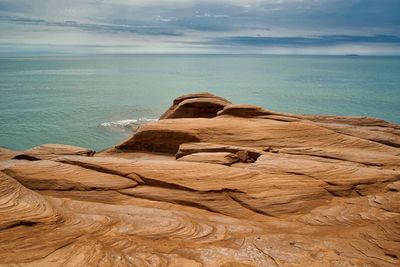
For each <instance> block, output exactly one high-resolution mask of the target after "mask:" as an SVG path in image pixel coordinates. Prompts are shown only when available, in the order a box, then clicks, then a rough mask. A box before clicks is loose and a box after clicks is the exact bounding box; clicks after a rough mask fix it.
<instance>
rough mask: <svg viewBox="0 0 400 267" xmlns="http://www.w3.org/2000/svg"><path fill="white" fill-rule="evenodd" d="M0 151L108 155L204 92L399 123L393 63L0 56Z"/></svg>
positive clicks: (399, 83)
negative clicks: (42, 147)
mask: <svg viewBox="0 0 400 267" xmlns="http://www.w3.org/2000/svg"><path fill="white" fill-rule="evenodd" d="M0 81H1V83H0V146H3V147H8V148H12V149H26V148H30V147H33V146H35V145H39V144H42V143H64V144H73V145H78V146H84V147H90V148H93V149H96V150H100V149H104V148H106V147H109V146H112V145H114V144H117V143H119V142H120V141H121V140H123V139H124V138H126V137H127V136H129V135H130V134H131V130H132V127H134V126H135V125H137V124H140V123H145V122H147V121H150V120H152V119H156V118H158V116H159V115H160V114H161V113H162V112H163V111H164V110H165V109H166V108H167V107H168V106H169V105H170V103H171V101H172V99H173V98H175V97H177V96H179V95H182V94H186V93H190V92H196V91H210V92H212V93H215V94H218V95H221V96H223V97H226V98H227V99H229V100H231V101H232V102H234V103H249V104H257V105H261V106H263V107H266V108H268V109H273V110H277V111H287V112H296V113H320V114H340V115H365V116H374V117H380V118H383V119H386V120H388V121H391V122H397V123H400V58H399V57H329V56H244V55H240V56H238V55H117V56H116V55H102V56H82V57H81V56H79V57H78V56H77V57H72V56H71V57H29V58H22V57H18V58H0Z"/></svg>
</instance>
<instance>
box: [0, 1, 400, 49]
mask: <svg viewBox="0 0 400 267" xmlns="http://www.w3.org/2000/svg"><path fill="white" fill-rule="evenodd" d="M0 53H2V54H4V53H6V54H30V53H33V54H48V53H50V54H51V53H54V54H70V53H71V54H82V53H83V54H85V53H123V54H125V53H229V54H230V53H233V54H236V53H239V54H253V53H254V54H327V55H341V54H360V55H400V0H241V1H240V0H220V1H208V0H203V1H199V0H64V1H63V0H0Z"/></svg>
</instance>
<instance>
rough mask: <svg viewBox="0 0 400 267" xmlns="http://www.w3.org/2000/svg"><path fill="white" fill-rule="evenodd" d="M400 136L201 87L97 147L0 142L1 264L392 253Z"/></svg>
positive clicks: (371, 124)
mask: <svg viewBox="0 0 400 267" xmlns="http://www.w3.org/2000/svg"><path fill="white" fill-rule="evenodd" d="M210 103H211V104H210ZM399 144H400V126H398V125H395V124H391V123H388V122H385V121H383V120H379V119H374V118H365V117H342V116H314V115H297V114H289V113H282V112H273V111H269V110H265V109H263V108H261V107H256V106H251V105H231V104H229V102H228V101H226V100H224V99H222V98H219V97H216V96H213V95H211V94H206V93H201V94H192V95H187V96H184V97H180V98H178V99H176V100H175V101H174V104H173V106H172V107H171V108H170V109H169V110H168V111H167V112H166V113H165V114H164V115H163V117H162V120H160V121H157V122H153V123H149V124H146V125H142V126H140V127H139V129H138V130H137V132H136V133H134V135H133V136H132V138H130V139H129V140H127V141H125V142H123V143H122V144H120V145H118V146H117V147H116V148H115V149H109V150H106V151H104V152H101V153H96V154H94V152H93V151H91V150H88V149H84V148H78V147H71V146H63V145H43V146H40V147H37V148H33V149H30V150H27V151H22V152H13V151H9V150H5V149H2V150H0V156H1V157H0V160H1V161H0V241H1V242H0V265H2V266H224V267H227V266H399V265H400V146H399Z"/></svg>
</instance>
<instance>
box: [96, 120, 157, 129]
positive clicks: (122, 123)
mask: <svg viewBox="0 0 400 267" xmlns="http://www.w3.org/2000/svg"><path fill="white" fill-rule="evenodd" d="M152 121H157V119H149V118H139V119H128V120H119V121H110V122H103V123H102V124H100V125H101V126H103V127H129V126H134V125H139V124H143V123H146V122H152Z"/></svg>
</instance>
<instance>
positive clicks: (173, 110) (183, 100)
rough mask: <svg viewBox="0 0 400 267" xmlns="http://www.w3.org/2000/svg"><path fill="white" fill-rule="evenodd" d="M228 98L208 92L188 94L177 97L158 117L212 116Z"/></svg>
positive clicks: (224, 104)
mask: <svg viewBox="0 0 400 267" xmlns="http://www.w3.org/2000/svg"><path fill="white" fill-rule="evenodd" d="M229 104H231V102H229V101H228V100H226V99H224V98H222V97H219V96H215V95H213V94H210V93H197V94H189V95H184V96H181V97H178V98H177V99H175V100H174V102H173V104H172V106H171V107H170V108H169V109H168V110H167V111H166V112H165V113H164V114H163V115H161V117H160V120H162V119H176V118H213V117H215V116H217V113H218V112H219V111H220V110H222V109H223V108H224V107H226V106H227V105H229Z"/></svg>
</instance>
